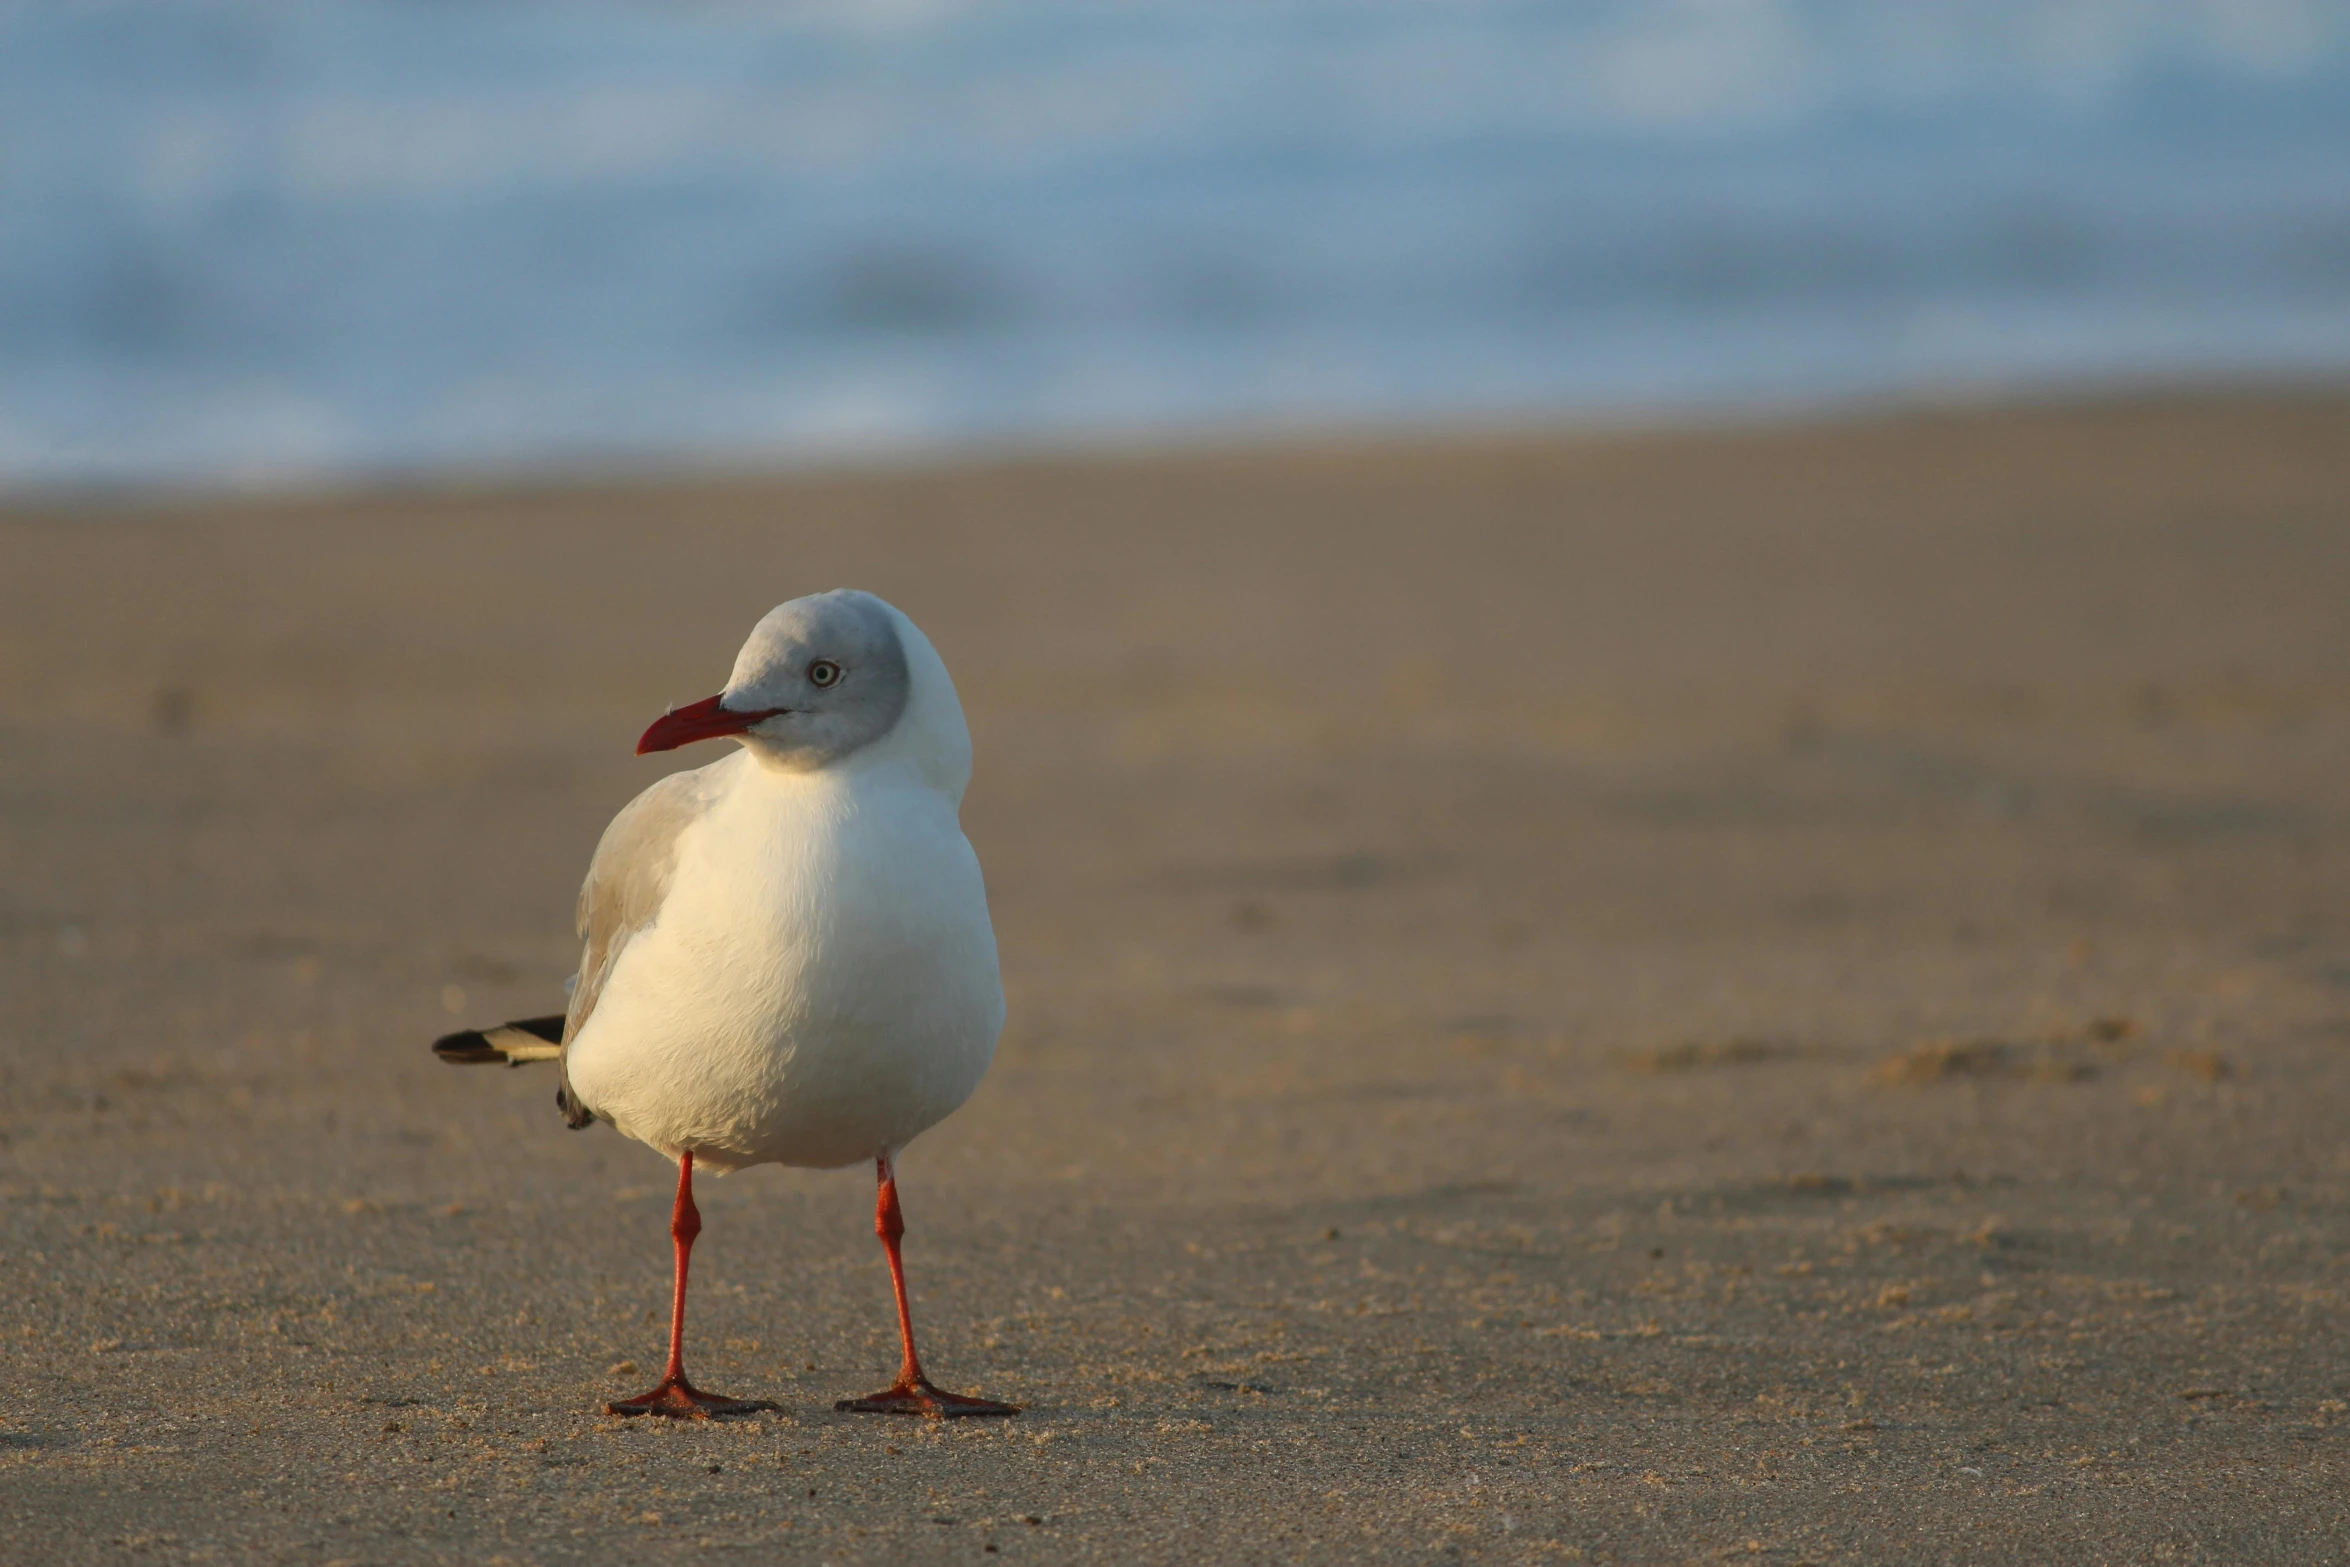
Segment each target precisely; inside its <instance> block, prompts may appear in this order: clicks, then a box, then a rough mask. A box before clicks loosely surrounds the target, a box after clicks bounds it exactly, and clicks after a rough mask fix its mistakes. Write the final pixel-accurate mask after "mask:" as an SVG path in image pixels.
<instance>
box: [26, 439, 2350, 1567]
mask: <svg viewBox="0 0 2350 1567" xmlns="http://www.w3.org/2000/svg"><path fill="white" fill-rule="evenodd" d="M843 584H847V585H855V586H861V587H867V588H871V589H873V590H875V591H877V592H880V593H882V594H884V595H886V596H888V597H889V598H891V599H893V600H894V601H896V602H897V603H898V604H900V605H901V606H902V607H904V608H905V609H906V610H907V611H908V612H909V613H911V614H912V615H913V616H914V617H915V619H916V620H918V621H919V622H920V623H921V624H922V625H923V626H924V627H925V628H926V629H927V630H928V631H929V633H930V635H931V637H932V638H933V640H934V641H936V643H937V644H938V645H939V647H940V649H941V650H942V651H943V652H944V654H945V655H946V657H947V660H948V662H949V665H950V667H951V668H952V669H953V670H954V672H955V674H956V676H957V679H958V681H959V683H960V685H961V688H962V691H963V694H964V697H965V700H966V703H967V705H968V707H969V710H970V714H971V718H972V724H973V728H974V731H975V734H976V738H977V745H978V753H979V759H978V773H977V780H976V782H975V784H974V787H973V790H972V793H971V796H970V799H969V802H968V805H967V809H966V812H965V820H966V824H967V826H968V829H969V831H970V834H971V836H972V838H973V840H974V842H975V843H976V844H977V846H978V848H979V851H980V855H981V858H982V860H983V861H984V863H985V865H986V867H987V870H988V874H989V881H990V886H991V890H992V896H993V900H994V906H995V911H996V918H997V926H998V932H999V936H1000V938H1001V942H1002V947H1003V953H1004V964H1005V971H1006V979H1007V984H1008V988H1009V992H1010V996H1011V1022H1010V1025H1009V1027H1008V1029H1007V1032H1006V1034H1005V1037H1004V1041H1003V1045H1002V1049H1001V1052H1000V1055H999V1057H998V1060H997V1064H996V1068H995V1070H994V1073H993V1074H992V1075H991V1077H990V1078H989V1079H988V1081H987V1083H986V1084H985V1086H984V1087H983V1088H982V1089H981V1090H980V1092H979V1094H978V1096H977V1097H976V1098H975V1099H974V1100H973V1101H972V1102H971V1103H970V1104H969V1105H968V1106H967V1107H965V1109H964V1110H963V1111H962V1112H961V1113H960V1114H958V1115H957V1116H956V1117H954V1118H953V1119H952V1120H950V1121H949V1122H947V1123H946V1124H945V1125H944V1126H942V1127H941V1128H939V1129H938V1130H937V1131H935V1132H933V1133H931V1134H930V1135H929V1136H928V1137H926V1138H925V1139H923V1140H922V1141H921V1142H919V1143H918V1144H916V1145H915V1147H914V1148H913V1149H912V1151H911V1152H910V1153H909V1154H908V1155H907V1156H906V1158H905V1160H904V1166H903V1176H904V1186H905V1194H906V1202H907V1207H908V1216H909V1221H910V1224H911V1226H912V1228H911V1233H910V1236H909V1239H908V1257H909V1266H910V1269H911V1272H912V1275H913V1280H914V1287H915V1296H916V1312H917V1316H918V1320H919V1321H920V1322H921V1323H922V1325H923V1326H924V1328H925V1331H926V1337H927V1341H928V1350H929V1358H930V1359H931V1360H932V1362H933V1366H932V1369H933V1371H934V1373H935V1374H937V1375H938V1377H939V1379H940V1380H941V1381H942V1382H944V1383H946V1384H947V1385H949V1386H951V1387H956V1388H960V1389H964V1390H969V1391H981V1392H985V1393H988V1394H991V1395H994V1396H996V1397H1000V1398H1009V1399H1013V1400H1017V1401H1020V1402H1023V1403H1025V1404H1026V1405H1027V1406H1028V1409H1027V1413H1025V1414H1024V1415H1022V1416H1020V1417H1019V1418H1018V1419H1016V1420H1013V1421H1010V1422H1006V1423H978V1422H973V1423H965V1424H958V1425H925V1424H920V1423H916V1422H911V1421H891V1420H887V1419H881V1418H876V1417H857V1416H843V1415H836V1414H834V1413H833V1412H832V1401H833V1400H834V1399H835V1398H837V1397H840V1396H843V1395H846V1394H853V1393H858V1392H862V1391H865V1390H867V1389H869V1388H871V1387H874V1386H878V1385H879V1384H881V1383H882V1382H884V1381H886V1380H887V1377H888V1373H889V1371H890V1370H891V1367H892V1362H893V1354H894V1349H893V1327H892V1323H891V1320H890V1316H889V1307H888V1298H887V1279H886V1275H885V1273H884V1271H883V1267H882V1261H881V1257H880V1255H879V1251H878V1248H877V1247H876V1245H875V1244H874V1241H873V1239H872V1235H871V1230H870V1201H871V1187H870V1178H869V1176H868V1175H867V1174H866V1173H865V1172H862V1171H840V1172H831V1173H813V1172H785V1171H777V1170H761V1171H754V1172H749V1173H746V1174H744V1175H740V1176H736V1177H733V1178H730V1179H727V1180H724V1181H713V1182H708V1183H706V1184H705V1186H704V1189H703V1195H704V1200H703V1212H704V1216H705V1220H706V1223H707V1228H706V1230H705V1232H704V1234H703V1237H702V1241H701V1244H700V1247H699V1249H698V1250H697V1252H696V1256H695V1272H696V1284H697V1289H696V1295H695V1300H694V1305H693V1319H692V1324H691V1341H690V1351H691V1358H692V1363H693V1365H694V1368H695V1371H696V1374H697V1378H698V1380H700V1381H701V1382H702V1383H703V1385H705V1386H710V1387H715V1388H717V1389H720V1390H723V1391H727V1392H731V1393H735V1394H738V1395H742V1396H750V1397H767V1398H773V1399H775V1400H776V1401H778V1402H779V1403H780V1404H781V1405H782V1406H783V1407H782V1412H781V1413H779V1414H772V1415H763V1416H760V1417H757V1418H755V1419H751V1420H744V1421H739V1422H730V1423H724V1424H709V1425H700V1426H684V1427H679V1426H669V1425H659V1424H651V1423H643V1422H623V1421H619V1420H614V1419H609V1418H605V1417H603V1416H601V1415H600V1414H599V1413H598V1410H599V1407H600V1403H601V1400H603V1399H604V1398H607V1397H611V1396H615V1395H617V1394H619V1393H621V1392H624V1391H630V1390H633V1386H634V1384H636V1383H638V1382H642V1381H645V1380H648V1377H647V1374H646V1373H647V1372H649V1371H650V1370H652V1369H653V1368H655V1367H656V1366H657V1364H658V1360H659V1354H660V1348H661V1333H662V1329H661V1326H660V1325H659V1319H660V1318H661V1316H662V1313H663V1311H664V1308H665V1304H666V1295H667V1289H668V1271H667V1269H668V1262H667V1248H668V1238H667V1235H666V1230H665V1225H666V1210H667V1202H668V1190H669V1175H668V1171H667V1169H666V1167H665V1166H664V1165H663V1164H662V1163H661V1162H660V1161H659V1160H658V1159H657V1158H656V1157H655V1156H654V1155H652V1154H650V1153H648V1152H646V1151H645V1150H643V1149H641V1148H639V1147H637V1146H635V1145H633V1144H628V1143H625V1142H623V1141H622V1140H620V1139H619V1138H617V1137H616V1136H615V1135H614V1134H613V1133H612V1132H611V1131H610V1130H609V1129H608V1128H598V1129H596V1130H594V1131H591V1132H587V1133H578V1134H575V1133H571V1132H568V1131H566V1130H565V1129H564V1127H563V1125H562V1123H561V1121H560V1119H559V1117H558V1115H557V1113H556V1111H555V1109H554V1106H553V1105H552V1103H551V1098H552V1092H553V1082H552V1079H551V1076H550V1074H548V1073H547V1072H545V1071H543V1070H541V1071H513V1072H506V1071H498V1070H469V1071H458V1070H451V1069H448V1068H444V1067H441V1066H439V1065H437V1064H436V1063H434V1062H433V1061H432V1060H431V1059H430V1058H429V1056H428V1055H427V1054H426V1052H425V1047H426V1044H427V1042H428V1041H429V1040H430V1039H431V1038H432V1037H433V1036H434V1035H435V1034H438V1033H440V1032H442V1031H444V1030H446V1029H447V1028H449V1027H451V1026H454V1024H455V1023H456V1021H457V1020H459V1019H465V1020H470V1021H474V1022H481V1021H488V1020H494V1019H497V1018H500V1017H505V1016H511V1015H528V1014H532V1013H538V1012H544V1011H549V1010H554V1009H555V1008H557V1007H558V1006H559V1005H560V1003H561V991H560V988H559V987H560V981H561V978H562V976H563V975H564V974H565V973H567V972H568V971H569V969H570V967H571V965H572V963H573V962H574V960H575V957H576V949H575V947H574V945H573V942H572V939H571V935H570V920H571V903H572V898H573V895H574V893H575V890H576V887H577V882H578V877H579V874H580V872H581V870H582V868H583V866H584V864H585V860H586V856H587V853H588V851H589V849H590V848H591V846H592V845H593V843H594V840H595V837H596V834H597V832H598V830H599V829H600V827H601V826H602V824H603V822H604V821H605V820H606V819H607V818H608V817H609V816H610V814H611V813H612V812H613V811H614V810H615V809H616V808H617V807H618V806H619V805H620V804H621V803H622V802H623V801H624V800H626V799H627V798H628V797H629V796H630V795H631V794H632V793H633V792H634V791H636V790H637V789H639V788H641V787H642V786H643V785H644V784H645V783H646V782H647V781H649V780H650V779H651V778H652V777H654V776H656V775H657V773H658V772H659V771H660V770H662V769H663V768H665V767H670V766H675V765H679V763H680V762H685V761H698V760H700V759H702V758H699V757H671V758H654V759H644V760H639V759H636V758H633V757H632V756H631V755H630V754H629V750H630V745H631V743H632V742H633V740H634V737H635V735H636V734H637V732H638V730H639V729H640V728H641V727H642V725H643V724H644V723H645V722H646V721H647V720H648V719H649V718H650V717H651V716H653V715H654V714H657V713H658V712H660V711H661V710H662V708H663V706H664V705H665V704H667V703H671V702H676V701H682V700H686V699H690V698H693V697H698V696H701V695H703V694H705V693H706V692H708V691H710V690H712V689H715V687H716V686H717V685H718V684H719V683H720V682H721V681H722V679H723V677H724V673H725V670H726V668H727V666H728V663H729V661H730V660H731V658H732V655H733V651H734V648H735V646H736V644H737V642H738V641H739V639H740V637H741V635H742V633H743V631H744V629H745V628H746V627H747V626H748V625H749V623H750V622H751V620H752V619H753V618H754V617H755V616H756V615H757V614H758V613H760V612H761V611H763V610H764V609H766V608H767V607H768V606H770V605H772V604H774V603H775V602H777V601H779V600H781V599H784V598H787V597H790V596H792V595H795V594H798V593H802V592H806V591H811V590H814V589H818V588H824V587H830V586H836V585H843ZM2346 1109H2350V398H2342V397H2325V396H2308V397H2274V398H2261V397H2241V398H2211V399H2201V400H2198V399H2182V400H2173V401H2159V400H2156V401H2146V402H2139V403H2127V404H2112V405H2103V406H2083V407H2070V408H2018V409H2005V410H1990V411H1971V412H1969V411H1957V412H1940V413H1917V414H1912V415H1905V416H1900V417H1887V418H1884V419H1880V420H1873V421H1858V422H1847V423H1841V424H1833V425H1820V426H1789V427H1784V428H1756V429H1747V430H1736V431H1718V432H1681V433H1671V434H1617V435H1591V436H1579V437H1560V436H1539V435H1529V436H1524V437H1509V438H1503V437H1495V438H1491V439H1475V440H1454V441H1436V442H1423V443H1394V444H1383V445H1376V446H1352V445H1344V444H1332V445H1327V446H1318V447H1317V446H1291V447H1283V448H1267V449H1264V450H1260V451H1232V452H1211V453H1191V454H1182V455H1173V456H1157V457H1115V456H1105V457H1099V458H1091V459H1083V460H1077V459H1069V460H1050V461H1048V460H1036V461H1018V462H1003V463H996V464H984V465H966V466H954V467H943V468H939V469H936V470H932V471H920V472H905V473H896V474H843V475H825V476H813V477H801V478H792V479H760V480H729V481H710V482H680V483H673V484H644V485H638V486H620V487H616V486H604V487H593V488H573V489H564V488H560V487H548V488H542V489H533V490H514V491H497V490H481V491H461V490H452V491H417V492H410V493H392V494H379V495H373V496H362V497H327V498H318V499H280V500H272V501H255V502H239V503H233V504H232V503H214V504H205V505H201V506H176V507H175V506H113V507H98V506H79V507H66V506H55V507H47V508H43V507H32V506H27V505H21V504H20V505H19V506H18V507H17V509H15V510H14V511H10V512H6V513H0V1216H4V1218H0V1222H4V1225H5V1228H4V1230H0V1345H4V1346H5V1358H4V1360H0V1364H4V1365H5V1368H6V1373H7V1374H6V1378H5V1382H4V1384H0V1388H4V1390H0V1538H5V1539H6V1540H7V1542H8V1543H7V1545H6V1547H5V1548H4V1549H0V1557H5V1558H6V1559H7V1560H9V1561H21V1562H26V1563H34V1562H42V1563H46V1562H85V1561H88V1562H113V1561H147V1562H174V1561H200V1560H213V1561H223V1562H229V1561H237V1562H245V1561H285V1562H304V1563H317V1562H333V1561H341V1562H346V1563H354V1564H356V1563H375V1562H384V1563H391V1562H411V1561H415V1562H452V1563H454V1562H465V1563H482V1562H498V1561H505V1562H510V1563H523V1562H538V1561H548V1562H568V1561H587V1560H625V1561H652V1562H659V1561H672V1560H674V1561H686V1560H693V1561H707V1560H710V1559H712V1558H713V1557H714V1556H715V1557H717V1558H718V1559H726V1560H742V1561H819V1560H823V1561H872V1562H899V1561H917V1562H920V1561H934V1560H937V1561H945V1560H968V1561H973V1562H977V1561H982V1560H1005V1561H1009V1560H1015V1559H1026V1560H1031V1561H1038V1562H1063V1561H1104V1562H1111V1561H1178V1560H1231V1561H1276V1560H1282V1561H1286V1560H1296V1559H1305V1560H1313V1561H1331V1562H1338V1561H1356V1560H1371V1561H1430V1562H1441V1561H1452V1560H1463V1561H1494V1562H1515V1561H1544V1560H1566V1561H1573V1560H1588V1561H1639V1562H1646V1561H1686V1560H1701V1559H1715V1558H1721V1557H1728V1558H1732V1559H1742V1558H1753V1559H1756V1560H1760V1561H1767V1562H1775V1563H1792V1562H1799V1561H1819V1562H1826V1561H1871V1562H1885V1561H1957V1560H2001V1561H2053V1560H2063V1561H2067V1562H2102V1561H2115V1562H2120V1561H2129V1562H2148V1561H2181V1562H2187V1561H2210V1562H2247V1561H2323V1560H2341V1559H2343V1558H2344V1557H2345V1556H2350V1501H2346V1495H2350V1493H2346V1490H2345V1480H2346V1475H2345V1452H2346V1449H2350V1349H2346V1348H2345V1335H2344V1331H2343V1323H2344V1306H2345V1298H2346V1296H2350V1259H2346V1258H2345V1248H2346V1244H2350V1118H2346V1116H2345V1111H2346ZM626 1362H634V1365H635V1367H641V1368H645V1369H644V1370H641V1371H640V1370H636V1369H633V1368H632V1369H615V1368H616V1367H620V1366H621V1365H622V1364H623V1363H626Z"/></svg>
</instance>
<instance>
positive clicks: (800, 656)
mask: <svg viewBox="0 0 2350 1567" xmlns="http://www.w3.org/2000/svg"><path fill="white" fill-rule="evenodd" d="M912 695H913V680H912V677H911V675H910V674H909V673H908V671H907V667H906V647H905V643H904V642H903V641H902V640H900V639H899V636H898V617H897V612H896V611H894V610H892V609H891V608H890V607H889V606H888V605H887V604H885V603H883V602H882V601H881V600H880V599H877V598H875V597H874V596H873V595H872V594H870V593H859V592H857V591H855V590H854V589H851V588H836V589H834V590H833V591H832V592H830V593H811V594H809V595H808V596H807V597H806V598H796V599H793V600H792V601H791V602H790V603H788V604H778V605H776V606H775V608H773V609H771V610H769V611H768V612H767V613H766V615H765V616H763V617H762V618H761V619H760V621H759V623H758V624H757V625H756V626H754V627H752V628H751V635H750V639H749V640H748V641H746V642H744V643H743V650H742V652H740V653H739V654H737V655H735V660H734V674H733V676H732V678H730V679H729V680H728V681H727V682H726V690H725V691H724V692H723V693H722V694H721V698H720V700H721V701H723V702H724V704H725V705H726V706H727V707H730V708H733V709H735V710H736V711H738V712H751V711H754V710H757V709H761V708H780V709H782V710H783V711H781V712H778V713H776V714H775V715H774V716H773V717H770V718H765V719H762V720H760V721H759V722H758V723H756V724H754V725H752V726H751V728H750V729H749V730H748V731H746V732H745V733H744V735H743V739H744V741H745V742H746V743H747V744H749V745H750V747H751V748H752V750H754V751H756V752H757V753H758V754H759V757H760V759H761V760H762V761H765V762H768V763H770V764H773V765H776V766H780V767H785V768H788V769H790V770H792V771H794V772H813V771H815V770H816V769H818V768H821V767H829V766H831V765H832V764H833V763H835V762H837V761H839V760H841V759H842V758H843V757H845V756H849V755H852V754H854V753H855V752H858V751H861V750H863V749H864V748H865V747H867V746H869V745H871V744H873V743H874V742H875V741H877V740H880V739H882V738H883V737H884V736H886V735H887V734H889V732H890V731H891V730H893V729H895V728H896V727H897V724H898V720H899V719H900V718H902V717H904V716H905V712H906V703H907V701H908V700H909V699H910V698H911V696H912Z"/></svg>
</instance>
